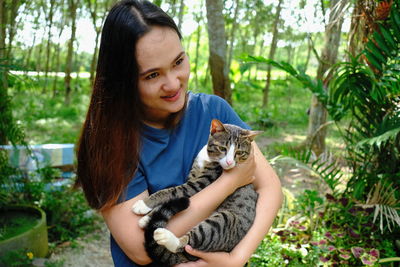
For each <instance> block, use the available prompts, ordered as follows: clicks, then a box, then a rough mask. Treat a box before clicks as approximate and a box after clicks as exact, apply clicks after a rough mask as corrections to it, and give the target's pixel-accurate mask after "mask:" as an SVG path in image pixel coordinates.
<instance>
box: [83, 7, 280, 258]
mask: <svg viewBox="0 0 400 267" xmlns="http://www.w3.org/2000/svg"><path fill="white" fill-rule="evenodd" d="M180 39H181V34H180V33H179V30H178V28H177V26H176V25H175V23H174V21H173V20H172V19H171V18H170V17H169V16H168V15H167V14H165V13H164V12H163V11H162V10H161V9H160V8H158V7H157V6H156V5H154V4H152V3H150V2H148V1H141V0H126V1H122V2H119V3H117V4H116V5H115V6H114V7H113V8H112V9H111V11H110V13H109V14H108V16H107V19H106V21H105V24H104V27H103V32H102V38H101V44H100V52H99V59H98V65H97V74H96V79H95V84H94V89H93V94H92V98H91V102H90V106H89V110H88V113H87V117H86V121H85V123H84V125H83V131H82V135H81V137H80V141H79V145H78V152H77V157H78V173H77V174H78V179H77V185H81V186H82V188H83V190H84V193H85V196H86V198H87V200H88V202H89V204H90V205H91V207H93V208H94V209H98V210H99V211H100V212H101V214H102V215H103V217H104V220H105V222H106V224H107V226H108V228H109V230H110V232H111V252H112V256H113V260H114V264H115V266H138V265H147V264H151V259H150V258H149V257H148V256H147V254H146V252H145V250H144V247H143V240H144V237H143V231H142V229H140V228H139V226H138V220H139V219H140V216H138V215H135V214H133V212H131V206H132V205H133V203H135V202H136V201H137V200H139V199H143V198H145V197H146V196H148V195H149V194H151V193H153V192H155V191H157V190H160V189H163V188H166V187H169V186H175V185H179V184H182V183H184V182H185V178H186V177H187V175H188V173H189V171H190V168H191V164H192V162H193V160H194V158H195V156H196V155H197V153H198V152H199V151H200V149H201V147H202V146H203V145H204V144H205V143H206V141H207V138H208V134H209V127H210V122H211V120H212V119H213V118H217V119H219V120H221V121H222V122H223V123H231V124H237V125H239V126H241V127H248V126H247V125H246V124H245V123H243V122H242V121H241V120H240V118H239V117H238V116H237V115H236V114H235V112H234V111H233V110H232V108H231V107H230V106H229V105H228V104H227V103H226V102H225V101H224V100H223V99H221V98H219V97H217V96H210V95H204V94H192V93H190V92H189V93H188V92H187V85H188V79H189V73H190V66H189V59H188V56H187V55H186V53H185V51H184V49H183V47H182V45H181V40H180ZM251 182H252V183H253V184H254V186H255V188H256V190H257V191H258V193H259V200H258V203H257V216H256V219H255V222H254V224H253V226H252V228H251V229H250V231H249V232H248V233H247V235H246V236H245V238H244V239H243V240H242V241H241V242H240V243H239V244H238V245H237V246H236V248H235V249H234V250H233V251H232V252H231V253H205V252H201V251H196V250H193V249H192V248H190V247H189V246H187V247H186V248H185V249H186V250H187V251H188V253H190V254H193V255H194V256H198V257H200V260H198V261H196V262H190V263H184V264H181V265H180V266H243V265H244V264H245V262H246V261H247V260H248V259H249V258H250V256H251V254H252V253H253V251H254V250H255V249H256V248H257V246H258V244H259V243H260V241H261V240H262V239H263V237H264V236H265V234H266V233H267V231H268V229H269V228H270V226H271V224H272V222H273V220H274V217H275V216H276V213H277V211H278V209H279V207H280V205H281V198H282V196H281V190H280V183H279V179H278V178H277V176H276V174H275V173H274V171H273V170H272V168H271V167H270V165H269V164H268V163H267V161H266V160H265V158H264V157H263V155H262V154H261V152H260V150H259V149H258V147H257V145H255V144H254V155H253V156H252V157H250V158H249V159H248V160H247V162H246V163H244V164H240V165H239V166H237V167H235V168H233V169H232V170H230V171H224V173H223V174H222V175H221V177H220V178H219V179H217V181H215V182H214V183H212V184H211V185H210V186H208V187H207V188H205V189H204V190H202V191H201V192H199V193H197V194H196V195H194V196H193V197H191V204H190V207H189V208H188V209H187V210H185V211H184V212H181V213H180V214H178V215H177V216H175V217H174V218H173V219H172V220H171V222H170V223H169V225H168V228H169V229H170V230H171V231H172V232H174V233H175V234H176V235H177V236H180V235H183V234H184V233H185V232H187V231H188V230H189V229H191V228H192V227H193V226H195V225H196V224H197V223H199V222H200V221H202V220H203V219H205V218H206V217H208V216H209V215H210V214H211V213H212V211H213V210H215V209H216V208H217V207H218V205H219V204H220V203H222V201H223V200H224V199H225V198H226V197H227V196H228V195H230V194H231V193H232V192H233V191H235V190H236V189H237V188H238V187H240V186H243V185H245V184H248V183H251ZM150 266H151V265H150Z"/></svg>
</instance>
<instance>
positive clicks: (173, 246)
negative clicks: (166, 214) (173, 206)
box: [153, 228, 179, 253]
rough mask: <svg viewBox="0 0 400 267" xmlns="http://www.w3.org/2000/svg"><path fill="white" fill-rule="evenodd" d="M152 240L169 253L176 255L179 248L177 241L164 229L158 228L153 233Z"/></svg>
mask: <svg viewBox="0 0 400 267" xmlns="http://www.w3.org/2000/svg"><path fill="white" fill-rule="evenodd" d="M153 237H154V240H155V241H156V242H157V243H158V244H159V245H162V246H164V247H166V248H167V249H168V250H169V251H171V252H173V253H176V251H177V249H178V247H179V239H178V238H177V237H176V236H175V235H174V234H173V233H171V232H170V231H168V230H167V229H165V228H158V229H156V230H155V231H154V235H153Z"/></svg>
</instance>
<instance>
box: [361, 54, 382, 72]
mask: <svg viewBox="0 0 400 267" xmlns="http://www.w3.org/2000/svg"><path fill="white" fill-rule="evenodd" d="M364 53H365V56H366V57H367V59H368V61H369V62H370V63H371V64H372V65H373V66H374V67H375V68H377V69H378V70H379V71H382V65H381V64H380V63H379V62H378V60H377V59H376V58H375V56H374V54H373V53H371V52H369V51H368V50H364Z"/></svg>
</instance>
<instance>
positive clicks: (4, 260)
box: [0, 250, 34, 267]
mask: <svg viewBox="0 0 400 267" xmlns="http://www.w3.org/2000/svg"><path fill="white" fill-rule="evenodd" d="M33 257H34V255H33V254H32V252H29V251H25V250H12V251H9V252H7V253H6V254H5V255H3V256H2V257H1V258H0V263H1V264H2V265H4V266H7V267H29V266H34V265H33V264H32V259H33Z"/></svg>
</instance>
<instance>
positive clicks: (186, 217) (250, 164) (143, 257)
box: [102, 155, 255, 265]
mask: <svg viewBox="0 0 400 267" xmlns="http://www.w3.org/2000/svg"><path fill="white" fill-rule="evenodd" d="M254 168H255V162H254V156H253V155H252V156H251V157H250V158H249V159H248V160H247V161H246V162H245V163H242V164H240V165H239V166H237V167H235V168H233V169H232V170H229V171H224V172H223V174H222V175H221V176H220V177H219V178H218V179H217V180H216V181H215V182H213V183H212V184H210V185H209V186H207V187H206V188H205V189H203V190H202V191H200V192H199V193H197V194H195V195H194V196H192V197H191V198H190V206H189V208H188V209H187V210H185V211H183V212H181V213H179V214H177V215H176V216H174V217H173V218H172V219H171V221H170V222H169V224H168V228H169V229H170V230H171V231H172V232H174V233H175V234H176V235H177V236H181V235H183V234H185V233H186V232H187V231H189V230H190V229H191V228H193V227H194V226H195V225H197V224H198V223H199V222H201V221H203V220H204V219H205V218H207V217H208V216H209V215H210V214H211V213H212V212H213V211H214V210H215V209H216V208H217V207H218V206H219V205H220V204H221V203H222V202H223V201H224V200H225V198H227V197H228V196H229V195H230V194H232V193H233V192H234V191H235V190H236V188H238V187H240V186H243V185H246V184H249V183H251V182H252V181H253V179H254V178H253V174H254ZM215 192H218V193H217V194H216V193H215ZM147 196H148V192H147V191H144V192H143V193H141V194H140V195H138V196H137V197H135V198H132V199H130V200H127V201H125V202H123V203H121V204H118V205H115V206H114V207H112V208H110V209H108V210H107V211H104V212H103V213H102V215H103V217H104V219H105V221H106V224H107V226H108V228H109V230H110V232H111V233H112V235H113V237H114V238H115V240H116V242H117V243H118V245H119V246H120V247H121V249H122V250H123V251H124V252H125V254H126V255H127V256H128V257H129V258H130V259H132V260H133V261H134V262H136V263H137V264H141V265H145V264H148V263H150V262H151V259H150V258H149V257H148V256H147V253H146V251H145V249H144V246H143V243H144V236H143V230H142V229H141V228H140V227H139V226H138V220H139V219H140V218H141V216H138V215H135V214H134V213H133V212H132V211H131V207H132V205H133V203H135V202H136V201H137V200H140V199H143V198H145V197H147Z"/></svg>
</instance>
